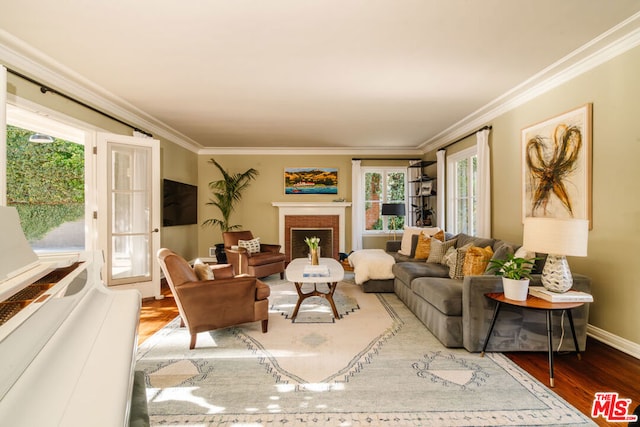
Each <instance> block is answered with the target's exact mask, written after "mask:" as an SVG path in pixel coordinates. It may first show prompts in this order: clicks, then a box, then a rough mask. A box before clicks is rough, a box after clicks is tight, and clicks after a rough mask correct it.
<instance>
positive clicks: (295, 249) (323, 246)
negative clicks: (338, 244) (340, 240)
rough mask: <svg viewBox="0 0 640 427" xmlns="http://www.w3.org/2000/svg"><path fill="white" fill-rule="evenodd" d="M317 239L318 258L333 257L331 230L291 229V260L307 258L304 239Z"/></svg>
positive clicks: (307, 250)
mask: <svg viewBox="0 0 640 427" xmlns="http://www.w3.org/2000/svg"><path fill="white" fill-rule="evenodd" d="M307 237H309V238H311V237H319V238H320V244H319V245H318V247H319V248H320V256H321V257H324V258H332V257H333V229H332V228H293V227H292V228H291V240H290V242H291V259H294V258H307V257H308V256H309V246H307V244H306V243H305V241H304V239H305V238H307Z"/></svg>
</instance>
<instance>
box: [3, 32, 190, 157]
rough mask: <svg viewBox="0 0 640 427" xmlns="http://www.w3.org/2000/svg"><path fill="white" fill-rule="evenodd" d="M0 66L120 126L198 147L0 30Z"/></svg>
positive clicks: (152, 118)
mask: <svg viewBox="0 0 640 427" xmlns="http://www.w3.org/2000/svg"><path fill="white" fill-rule="evenodd" d="M0 62H2V64H4V65H5V66H6V67H7V68H11V69H15V70H16V71H19V72H20V73H23V74H25V75H28V76H30V77H32V78H33V79H34V80H38V81H41V82H42V83H43V84H45V85H47V86H50V87H52V88H55V89H56V90H59V91H60V92H63V93H65V94H67V95H69V96H71V97H73V98H76V99H78V100H80V101H82V102H84V103H86V104H88V105H91V106H93V107H95V108H96V109H98V110H101V111H104V112H105V113H108V114H110V115H113V116H115V117H117V118H119V119H121V120H122V121H124V122H127V123H131V124H132V125H135V126H136V127H138V128H140V129H145V130H146V131H148V132H150V133H152V134H154V135H155V136H160V137H162V138H164V139H167V140H169V141H171V142H173V143H175V144H178V145H180V146H181V147H183V148H186V149H188V150H190V151H192V152H194V153H195V152H197V151H198V150H199V149H200V148H202V145H200V144H198V143H197V142H195V141H194V140H192V139H190V138H189V137H187V136H185V135H183V134H181V133H180V132H178V131H176V130H175V129H172V128H171V127H169V126H167V125H165V124H164V123H162V122H161V121H159V120H157V119H155V118H154V117H152V116H150V115H149V114H147V113H145V112H144V111H142V110H140V109H138V108H137V107H135V106H133V105H132V104H130V103H128V102H127V101H125V100H123V99H121V98H119V97H117V96H115V95H114V94H112V93H110V92H108V91H106V90H104V89H103V88H102V87H100V86H98V85H96V84H95V83H93V82H91V81H89V80H88V79H86V78H84V77H82V76H81V75H79V74H78V73H76V72H74V71H73V70H71V69H69V68H67V67H65V66H64V65H62V64H60V63H59V62H57V61H55V60H54V59H52V58H51V57H49V56H47V55H44V54H43V53H42V52H40V51H38V50H36V49H34V48H33V47H31V46H30V45H28V44H27V43H25V42H24V41H22V40H20V39H18V38H17V37H15V36H13V35H12V34H10V33H8V32H6V31H5V30H0Z"/></svg>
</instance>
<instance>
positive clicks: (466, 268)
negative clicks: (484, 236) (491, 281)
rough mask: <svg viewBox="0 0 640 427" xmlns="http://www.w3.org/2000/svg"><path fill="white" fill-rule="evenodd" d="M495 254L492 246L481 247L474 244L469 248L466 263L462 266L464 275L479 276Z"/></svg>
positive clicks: (465, 258)
mask: <svg viewBox="0 0 640 427" xmlns="http://www.w3.org/2000/svg"><path fill="white" fill-rule="evenodd" d="M492 256H493V249H492V248H491V246H486V247H484V248H479V247H477V246H472V247H471V248H469V249H468V250H467V254H466V255H465V257H464V265H463V266H462V275H463V276H477V275H480V274H483V273H484V272H485V270H486V269H487V265H488V264H489V260H490V259H491V257H492Z"/></svg>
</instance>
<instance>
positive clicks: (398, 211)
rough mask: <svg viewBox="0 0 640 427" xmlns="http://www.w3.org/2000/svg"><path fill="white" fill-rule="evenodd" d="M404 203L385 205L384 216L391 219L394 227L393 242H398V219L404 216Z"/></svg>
mask: <svg viewBox="0 0 640 427" xmlns="http://www.w3.org/2000/svg"><path fill="white" fill-rule="evenodd" d="M404 212H405V211H404V203H383V204H382V215H384V216H390V217H391V224H392V226H393V240H396V217H397V216H404V214H405V213H404Z"/></svg>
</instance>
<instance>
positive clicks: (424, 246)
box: [414, 230, 444, 259]
mask: <svg viewBox="0 0 640 427" xmlns="http://www.w3.org/2000/svg"><path fill="white" fill-rule="evenodd" d="M431 237H433V238H434V239H438V240H440V241H441V242H443V241H444V231H442V230H440V231H438V232H437V233H436V234H434V235H433V236H429V235H427V234H424V232H421V233H420V235H419V236H418V245H417V246H416V254H415V255H414V258H415V259H427V258H429V252H431Z"/></svg>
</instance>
